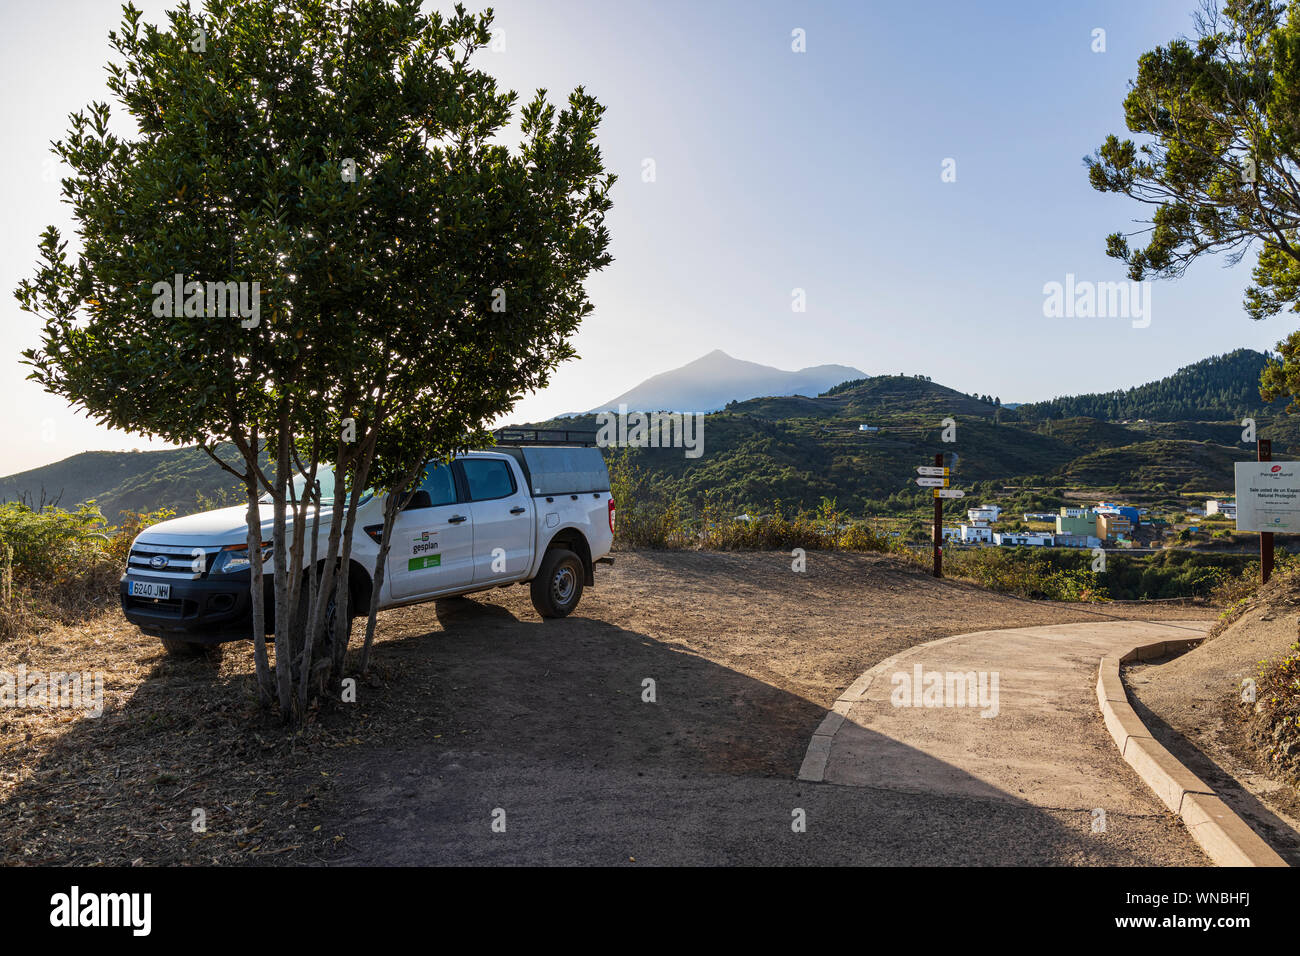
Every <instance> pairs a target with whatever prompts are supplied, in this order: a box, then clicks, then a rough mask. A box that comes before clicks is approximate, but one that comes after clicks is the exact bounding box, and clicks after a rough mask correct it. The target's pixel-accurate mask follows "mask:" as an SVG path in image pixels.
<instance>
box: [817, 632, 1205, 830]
mask: <svg viewBox="0 0 1300 956" xmlns="http://www.w3.org/2000/svg"><path fill="white" fill-rule="evenodd" d="M1209 626H1210V622H1208V621H1207V622H1199V621H1171V622H1164V623H1145V622H1135V621H1100V622H1098V623H1095V624H1091V623H1090V624H1060V625H1051V626H1045V627H1026V628H1018V629H1015V630H1004V631H979V632H976V633H973V634H961V635H957V636H954V637H948V638H943V639H941V640H938V641H932V642H930V643H927V644H921V645H918V646H916V647H913V648H909V649H908V650H906V651H904V652H902V653H900V654H898V655H895V656H894V657H891V658H889V659H888V660H885V661H882V662H881V663H880V664H878V665H876V666H875V667H873V668H872V669H871V670H869V671H867V672H866V673H865V674H863V675H862V676H861V677H860V678H859V679H858V680H857V681H856V682H854V684H853V685H852V686H851V687H850V688H849V690H848V691H846V692H845V694H844V695H843V696H842V697H841V698H840V700H839V701H837V702H836V704H835V709H834V711H832V712H831V713H830V714H828V715H827V717H826V720H825V721H824V722H823V723H822V725H821V727H820V728H818V730H817V733H816V735H815V736H814V737H813V739H812V742H811V743H810V745H809V748H808V754H807V756H806V758H805V760H804V763H803V767H802V768H801V770H800V775H799V776H800V779H801V780H808V781H823V782H826V783H833V784H842V785H846V786H851V787H870V788H876V789H885V790H894V791H903V792H912V793H925V794H927V795H946V796H952V797H959V798H960V797H966V798H977V799H982V800H994V801H1004V802H1010V803H1015V804H1019V805H1022V806H1024V805H1027V806H1030V807H1036V808H1042V809H1054V810H1064V809H1074V810H1087V811H1089V812H1092V811H1095V810H1097V809H1100V810H1104V811H1105V813H1106V819H1107V825H1108V826H1109V827H1113V826H1115V825H1116V823H1115V821H1117V820H1124V819H1126V818H1133V817H1146V816H1158V815H1162V814H1166V813H1167V811H1166V810H1165V808H1164V806H1163V805H1162V804H1161V803H1160V802H1159V800H1157V798H1156V797H1155V795H1154V794H1152V793H1151V791H1150V790H1149V789H1148V788H1147V787H1146V785H1145V784H1143V782H1142V781H1141V780H1140V779H1139V778H1138V777H1137V775H1136V774H1135V773H1134V772H1133V771H1132V770H1131V769H1130V768H1129V767H1128V766H1127V765H1126V764H1125V763H1124V761H1123V760H1122V759H1121V757H1120V756H1119V754H1118V753H1117V751H1116V749H1115V744H1114V742H1113V741H1112V740H1111V738H1110V737H1109V735H1108V734H1107V733H1106V730H1105V728H1104V727H1103V726H1102V721H1101V717H1100V716H1099V715H1098V711H1097V700H1096V694H1095V691H1094V685H1095V683H1096V675H1097V662H1098V660H1099V659H1100V658H1101V657H1102V656H1104V655H1108V654H1122V653H1124V652H1126V651H1128V650H1129V649H1130V648H1132V647H1134V646H1135V645H1138V644H1143V643H1150V642H1154V641H1158V640H1167V639H1170V638H1171V637H1191V636H1195V635H1196V634H1199V633H1203V632H1204V631H1205V630H1207V629H1208V628H1209ZM971 672H974V674H975V678H974V681H973V684H972V681H971V678H970V674H971ZM918 675H919V682H920V685H921V686H920V688H919V689H918V690H917V692H916V694H915V696H914V697H911V696H909V694H910V692H911V691H912V685H914V684H916V683H917V681H918ZM936 675H942V676H941V677H939V676H936ZM958 675H962V678H963V679H961V680H957V679H956V678H957V676H958ZM941 679H942V680H943V683H942V685H940V684H939V681H940V680H941ZM927 685H928V686H929V687H930V688H931V690H930V692H929V698H928V700H927V698H926V696H925V692H924V688H925V687H926V686H927ZM970 686H974V688H975V690H976V693H975V694H974V695H968V699H966V700H964V701H963V700H962V699H961V697H962V694H961V693H960V691H961V690H967V691H968V690H969V687H970ZM995 688H996V691H995ZM969 696H973V697H974V698H975V699H974V700H971V699H969ZM927 704H928V705H929V706H927ZM1094 816H1095V814H1094Z"/></svg>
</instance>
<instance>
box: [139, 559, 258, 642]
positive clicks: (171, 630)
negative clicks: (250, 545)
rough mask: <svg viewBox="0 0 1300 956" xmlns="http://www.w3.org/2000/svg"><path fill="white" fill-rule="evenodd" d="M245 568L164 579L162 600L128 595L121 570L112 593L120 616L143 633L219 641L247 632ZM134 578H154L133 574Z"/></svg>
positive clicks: (248, 604)
mask: <svg viewBox="0 0 1300 956" xmlns="http://www.w3.org/2000/svg"><path fill="white" fill-rule="evenodd" d="M249 577H250V576H249V572H248V571H242V572H236V573H234V574H230V575H222V576H220V577H216V578H203V579H201V580H197V581H170V582H168V583H169V584H170V585H171V596H170V597H169V598H168V599H166V600H159V599H156V598H141V597H132V596H131V593H130V586H129V584H128V582H129V581H130V580H132V578H131V575H130V574H124V575H122V580H121V583H120V584H119V587H118V593H119V595H120V597H121V599H122V613H123V614H124V615H126V619H127V620H128V621H130V622H131V623H132V624H134V625H136V627H138V628H140V630H142V631H144V632H145V633H146V634H153V635H156V636H162V635H166V636H168V637H180V636H183V637H184V639H185V640H187V641H190V642H192V643H195V644H220V643H222V642H223V641H237V640H240V639H242V638H249V637H251V636H252V623H253V601H252V596H251V594H250V593H249ZM134 580H137V581H147V580H156V579H151V578H145V577H137V578H135V579H134ZM263 583H264V592H263V593H264V595H265V597H266V609H267V622H266V623H267V631H268V632H269V631H271V630H272V623H273V621H274V620H275V618H274V615H273V598H274V595H275V590H274V587H275V586H274V582H273V581H272V580H271V579H270V577H269V576H268V577H267V579H266V580H264V582H263Z"/></svg>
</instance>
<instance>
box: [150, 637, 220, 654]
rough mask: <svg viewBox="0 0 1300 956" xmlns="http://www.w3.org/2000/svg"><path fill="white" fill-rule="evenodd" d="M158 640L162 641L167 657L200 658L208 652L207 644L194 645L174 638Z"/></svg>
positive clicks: (191, 642) (160, 638)
mask: <svg viewBox="0 0 1300 956" xmlns="http://www.w3.org/2000/svg"><path fill="white" fill-rule="evenodd" d="M158 640H160V641H162V646H163V650H165V651H166V652H167V654H168V656H169V657H202V656H203V655H204V654H206V653H207V652H208V651H209V650H210V647H209V645H207V644H195V643H194V642H193V641H182V640H181V639H180V638H176V637H159V638H158Z"/></svg>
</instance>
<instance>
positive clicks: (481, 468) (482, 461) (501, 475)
mask: <svg viewBox="0 0 1300 956" xmlns="http://www.w3.org/2000/svg"><path fill="white" fill-rule="evenodd" d="M461 466H462V467H463V468H464V469H465V481H466V482H467V483H468V485H469V500H470V501H490V500H491V499H493V498H509V497H510V496H511V495H513V494H514V493H515V480H514V476H513V475H511V474H510V466H509V465H507V464H506V463H505V462H504V461H502V460H501V459H499V458H466V459H464V460H463V461H462V462H461Z"/></svg>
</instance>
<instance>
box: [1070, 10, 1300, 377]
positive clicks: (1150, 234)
mask: <svg viewBox="0 0 1300 956" xmlns="http://www.w3.org/2000/svg"><path fill="white" fill-rule="evenodd" d="M1295 9H1296V7H1295V5H1294V4H1287V3H1282V2H1277V0H1224V2H1223V3H1222V7H1221V9H1220V8H1218V7H1216V6H1212V5H1207V6H1206V7H1205V8H1204V9H1203V11H1202V14H1201V16H1199V17H1198V19H1197V37H1196V38H1195V39H1194V40H1192V39H1178V40H1173V41H1171V42H1170V43H1169V44H1168V45H1166V46H1163V47H1157V48H1156V49H1155V50H1153V51H1151V52H1149V53H1145V54H1143V55H1142V57H1141V58H1140V59H1139V61H1138V75H1137V79H1136V80H1135V81H1134V82H1133V83H1132V84H1131V86H1130V89H1129V92H1128V95H1127V96H1126V97H1125V100H1124V117H1125V123H1126V125H1127V127H1128V129H1129V131H1130V132H1131V133H1136V134H1138V135H1139V137H1140V143H1141V145H1139V144H1138V143H1135V142H1134V141H1133V140H1131V139H1124V140H1121V139H1120V138H1119V137H1117V136H1113V135H1112V136H1108V137H1107V138H1106V141H1105V142H1104V143H1103V144H1102V146H1101V147H1100V148H1099V149H1098V150H1097V151H1096V153H1095V154H1094V155H1093V156H1091V157H1089V158H1088V159H1087V160H1085V162H1086V165H1087V167H1088V180H1089V182H1090V183H1091V185H1092V186H1093V188H1095V189H1097V190H1099V191H1101V192H1112V193H1121V194H1123V195H1126V196H1129V197H1131V198H1133V199H1136V200H1138V201H1139V202H1141V203H1144V204H1146V205H1148V206H1150V207H1152V211H1151V215H1150V219H1148V220H1143V223H1144V224H1145V225H1147V226H1149V227H1150V228H1149V229H1146V230H1143V232H1144V233H1145V235H1146V239H1145V243H1146V244H1145V245H1144V246H1140V247H1133V246H1131V245H1130V244H1129V238H1130V236H1128V235H1125V234H1123V233H1119V232H1116V233H1113V234H1112V235H1110V236H1109V237H1108V238H1107V241H1106V251H1107V254H1108V255H1110V256H1113V257H1114V258H1117V259H1120V260H1121V261H1123V262H1125V263H1126V264H1127V265H1128V267H1129V276H1130V277H1131V278H1133V279H1135V280H1141V279H1145V278H1147V277H1162V278H1168V277H1178V276H1181V275H1182V274H1183V273H1184V272H1185V271H1186V270H1187V268H1188V267H1189V266H1190V265H1191V263H1192V262H1194V261H1195V260H1196V259H1198V258H1200V257H1201V256H1203V255H1207V254H1210V255H1212V254H1216V253H1226V254H1227V256H1228V262H1229V263H1230V264H1235V263H1236V262H1238V261H1240V260H1241V259H1242V258H1243V257H1244V256H1245V255H1246V254H1247V253H1248V252H1249V251H1250V249H1251V247H1252V246H1255V247H1256V248H1257V249H1258V255H1257V258H1256V260H1255V265H1254V269H1253V273H1252V275H1253V278H1254V280H1255V284H1254V285H1253V286H1251V287H1249V288H1247V290H1246V293H1245V299H1244V306H1245V309H1246V311H1247V312H1248V313H1249V314H1250V315H1251V316H1252V317H1254V318H1256V319H1260V318H1265V317H1267V316H1272V315H1277V314H1278V313H1279V312H1284V311H1285V312H1294V311H1297V309H1298V308H1300V242H1298V241H1297V230H1298V227H1300V194H1297V191H1296V182H1297V178H1300V160H1298V159H1297V157H1300V152H1298V151H1297V150H1298V148H1300V17H1298V16H1295V15H1293V14H1294V11H1295ZM1297 344H1300V339H1297V337H1296V336H1295V335H1294V334H1293V335H1292V336H1291V337H1289V338H1288V339H1287V341H1286V342H1285V343H1283V347H1282V352H1283V362H1282V363H1279V364H1277V365H1276V366H1275V367H1273V368H1271V370H1270V372H1269V373H1268V374H1267V375H1266V376H1265V377H1264V379H1263V381H1262V385H1263V392H1264V394H1265V397H1266V398H1267V399H1268V400H1273V399H1277V398H1281V397H1293V396H1296V395H1297V390H1296V387H1297V385H1298V384H1300V375H1298V374H1297V373H1296V371H1295V369H1294V360H1293V359H1291V358H1289V356H1290V355H1291V353H1292V351H1293V349H1294V348H1295V347H1296V346H1297Z"/></svg>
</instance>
